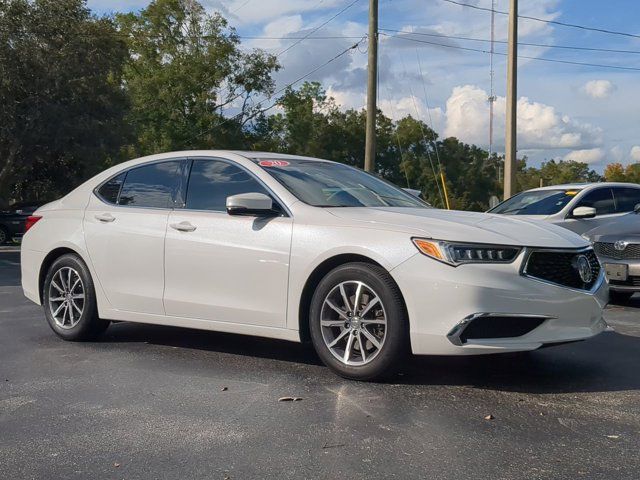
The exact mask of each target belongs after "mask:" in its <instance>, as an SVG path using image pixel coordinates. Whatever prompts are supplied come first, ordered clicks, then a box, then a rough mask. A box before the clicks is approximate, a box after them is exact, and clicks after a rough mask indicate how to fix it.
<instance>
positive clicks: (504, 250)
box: [412, 238, 522, 267]
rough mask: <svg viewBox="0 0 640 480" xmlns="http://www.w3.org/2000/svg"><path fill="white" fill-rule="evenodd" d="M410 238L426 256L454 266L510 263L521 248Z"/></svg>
mask: <svg viewBox="0 0 640 480" xmlns="http://www.w3.org/2000/svg"><path fill="white" fill-rule="evenodd" d="M412 240H413V243H414V245H415V246H416V247H417V248H418V250H420V252H421V253H423V254H424V255H426V256H427V257H431V258H435V259H436V260H439V261H441V262H444V263H448V264H449V265H453V266H454V267H455V266H457V265H461V264H463V263H511V262H513V261H514V260H515V259H516V257H517V256H518V254H519V253H520V250H522V249H521V248H519V247H510V246H504V245H486V244H482V243H461V242H445V241H442V240H427V239H424V238H414V239H412Z"/></svg>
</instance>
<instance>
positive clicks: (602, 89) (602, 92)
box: [582, 80, 616, 98]
mask: <svg viewBox="0 0 640 480" xmlns="http://www.w3.org/2000/svg"><path fill="white" fill-rule="evenodd" d="M582 91H583V92H584V93H586V94H587V95H589V96H590V97H591V98H608V97H610V96H611V94H612V93H613V92H615V91H616V86H615V85H614V84H613V83H611V82H610V81H609V80H591V81H589V82H587V83H585V84H584V85H583V87H582Z"/></svg>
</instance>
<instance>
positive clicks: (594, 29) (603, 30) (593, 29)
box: [442, 0, 640, 38]
mask: <svg viewBox="0 0 640 480" xmlns="http://www.w3.org/2000/svg"><path fill="white" fill-rule="evenodd" d="M442 1H443V2H447V3H452V4H454V5H460V6H461V7H468V8H473V9H474V10H482V11H484V12H491V11H492V10H493V9H491V8H487V7H479V6H478V5H471V4H469V3H464V2H458V1H456V0H442ZM493 11H494V12H495V13H499V14H500V15H509V12H505V11H502V10H493ZM518 18H523V19H525V20H534V21H536V22H542V23H550V24H553V25H560V26H562V27H570V28H578V29H580V30H588V31H591V32H598V33H606V34H609V35H620V36H623V37H631V38H640V35H637V34H635V33H627V32H620V31H617V30H608V29H606V28H598V27H587V26H585V25H578V24H575V23H565V22H558V21H557V20H546V19H544V18H538V17H532V16H530V15H518Z"/></svg>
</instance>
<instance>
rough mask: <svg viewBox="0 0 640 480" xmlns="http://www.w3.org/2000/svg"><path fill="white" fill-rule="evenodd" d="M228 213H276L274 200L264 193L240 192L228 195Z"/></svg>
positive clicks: (262, 214)
mask: <svg viewBox="0 0 640 480" xmlns="http://www.w3.org/2000/svg"><path fill="white" fill-rule="evenodd" d="M227 213H228V214H229V215H253V216H261V217H266V216H270V215H276V212H275V211H274V210H273V200H271V198H270V197H268V196H267V195H265V194H264V193H258V192H250V193H240V194H238V195H231V196H230V197H227Z"/></svg>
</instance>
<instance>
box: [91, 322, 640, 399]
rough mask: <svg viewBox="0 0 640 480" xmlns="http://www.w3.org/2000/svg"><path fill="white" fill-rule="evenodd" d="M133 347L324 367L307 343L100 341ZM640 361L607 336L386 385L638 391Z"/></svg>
mask: <svg viewBox="0 0 640 480" xmlns="http://www.w3.org/2000/svg"><path fill="white" fill-rule="evenodd" d="M130 342H134V343H135V342H139V343H147V344H151V345H162V346H171V347H177V348H184V349H196V350H202V351H208V352H216V353H225V354H232V355H240V356H247V357H254V358H256V357H257V358H263V359H266V360H276V361H285V362H294V363H298V364H301V365H307V366H318V365H321V362H320V360H319V358H318V357H317V355H316V354H315V352H314V351H313V348H312V347H311V345H309V344H297V343H292V342H285V341H279V340H272V339H263V338H258V337H248V336H243V335H234V334H226V333H219V332H209V331H199V330H191V329H183V328H175V327H165V326H157V325H143V324H132V323H118V324H115V325H112V326H111V327H110V328H109V330H107V333H106V334H105V336H104V337H103V339H102V340H101V342H100V343H130ZM639 364H640V337H638V336H633V335H624V334H620V333H616V332H606V333H603V334H601V335H599V336H598V337H596V338H594V339H591V340H588V341H585V342H577V343H573V344H566V345H559V346H555V347H552V348H544V349H540V350H537V351H533V352H524V353H515V354H514V353H510V354H496V355H486V356H464V357H455V356H420V357H413V358H412V359H410V360H409V361H407V362H405V363H404V364H403V368H402V370H401V372H400V374H399V375H398V376H394V377H393V378H391V379H389V380H388V381H387V383H393V384H400V385H402V384H405V385H412V386H416V385H424V386H425V387H428V386H430V385H434V386H435V385H437V386H443V385H444V386H467V387H473V388H479V389H490V390H501V391H511V392H519V393H534V394H545V393H554V394H557V393H578V392H607V391H611V392H613V391H633V390H640V375H638V374H637V365H639ZM327 373H328V374H330V372H328V371H327ZM323 378H325V380H326V377H324V376H323ZM329 378H331V381H333V380H334V378H335V377H331V375H329ZM319 381H324V380H321V379H319ZM345 381H346V380H345Z"/></svg>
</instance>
